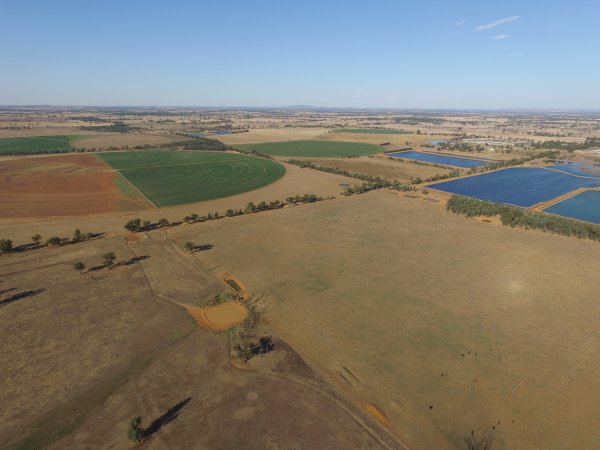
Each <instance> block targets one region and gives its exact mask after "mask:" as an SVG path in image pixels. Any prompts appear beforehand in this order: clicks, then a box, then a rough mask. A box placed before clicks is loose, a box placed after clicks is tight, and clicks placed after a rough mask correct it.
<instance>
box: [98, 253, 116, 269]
mask: <svg viewBox="0 0 600 450" xmlns="http://www.w3.org/2000/svg"><path fill="white" fill-rule="evenodd" d="M115 259H117V257H116V256H115V254H114V253H113V252H108V253H105V254H104V255H102V263H103V264H104V267H107V268H109V269H110V268H111V267H112V266H113V265H114V263H115Z"/></svg>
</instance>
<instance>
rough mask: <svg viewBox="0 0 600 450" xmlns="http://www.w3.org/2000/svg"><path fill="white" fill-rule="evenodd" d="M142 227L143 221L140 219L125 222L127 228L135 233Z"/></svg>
mask: <svg viewBox="0 0 600 450" xmlns="http://www.w3.org/2000/svg"><path fill="white" fill-rule="evenodd" d="M141 228H142V221H141V220H140V219H131V220H130V221H128V222H127V223H126V224H125V229H126V230H128V231H131V232H132V233H135V232H137V231H140V230H141Z"/></svg>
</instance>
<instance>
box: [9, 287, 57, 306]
mask: <svg viewBox="0 0 600 450" xmlns="http://www.w3.org/2000/svg"><path fill="white" fill-rule="evenodd" d="M45 290H46V289H35V290H29V291H23V292H17V293H16V294H13V295H11V296H10V297H8V298H5V299H4V300H0V306H6V305H8V304H9V303H13V302H16V301H18V300H22V299H24V298H28V297H33V296H34V295H38V294H40V293H42V292H44V291H45Z"/></svg>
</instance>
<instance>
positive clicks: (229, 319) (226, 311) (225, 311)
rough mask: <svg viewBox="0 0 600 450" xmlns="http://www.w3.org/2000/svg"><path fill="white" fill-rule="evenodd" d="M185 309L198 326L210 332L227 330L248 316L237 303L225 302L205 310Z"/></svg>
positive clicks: (197, 308) (244, 309)
mask: <svg viewBox="0 0 600 450" xmlns="http://www.w3.org/2000/svg"><path fill="white" fill-rule="evenodd" d="M186 309H187V311H188V312H189V313H190V315H191V316H192V317H193V318H194V320H195V321H196V323H197V324H198V325H201V326H203V327H204V328H207V329H209V330H211V331H224V330H229V329H230V328H231V327H234V326H236V325H238V324H240V323H242V322H243V321H244V320H245V319H246V317H247V316H248V311H247V310H246V308H244V307H243V306H242V305H240V304H239V303H238V302H225V303H221V304H220V305H215V306H208V307H205V308H199V307H197V306H186Z"/></svg>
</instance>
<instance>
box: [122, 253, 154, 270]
mask: <svg viewBox="0 0 600 450" xmlns="http://www.w3.org/2000/svg"><path fill="white" fill-rule="evenodd" d="M148 258H150V257H149V256H148V255H143V256H134V257H133V258H130V259H127V260H125V261H121V262H118V263H116V264H115V267H116V266H130V265H131V264H135V263H136V262H139V261H143V260H145V259H148Z"/></svg>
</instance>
